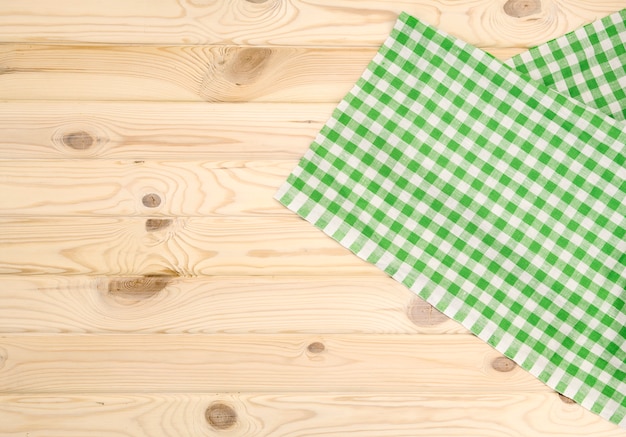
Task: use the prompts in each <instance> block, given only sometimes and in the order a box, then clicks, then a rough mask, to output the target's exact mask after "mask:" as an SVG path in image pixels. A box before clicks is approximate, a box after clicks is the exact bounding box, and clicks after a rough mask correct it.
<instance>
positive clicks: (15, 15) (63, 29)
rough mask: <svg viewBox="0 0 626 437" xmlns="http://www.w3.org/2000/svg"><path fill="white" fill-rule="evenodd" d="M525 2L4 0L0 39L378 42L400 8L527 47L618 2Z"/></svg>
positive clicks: (466, 32)
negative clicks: (529, 5) (520, 5)
mask: <svg viewBox="0 0 626 437" xmlns="http://www.w3.org/2000/svg"><path fill="white" fill-rule="evenodd" d="M546 3H547V2H543V4H540V7H539V8H534V9H533V10H528V11H524V9H523V8H522V9H521V10H516V9H517V8H510V7H509V8H505V7H504V6H505V4H506V2H503V1H497V2H494V1H492V0H474V1H471V2H450V1H445V0H423V1H421V2H419V3H415V2H413V1H410V0H400V1H395V2H389V1H385V0H372V1H368V2H366V3H363V2H353V1H350V0H337V1H333V2H330V3H329V2H327V1H325V0H310V1H304V0H293V1H289V2H286V1H281V0H253V1H236V2H235V1H232V2H231V1H222V0H203V1H194V2H180V1H177V0H161V1H159V2H132V1H131V2H129V1H127V0H110V1H108V2H106V3H101V2H76V1H72V0H58V1H55V2H54V3H46V4H45V5H43V4H42V2H40V1H34V0H30V1H28V0H4V1H3V2H2V3H1V6H0V17H1V21H0V41H4V42H24V43H51V42H55V43H56V42H63V43H71V42H81V43H136V44H252V45H290V46H311V45H332V46H342V45H343V46H354V45H361V46H379V45H380V44H381V43H382V41H383V40H384V38H385V37H386V36H387V34H388V33H389V31H390V30H391V27H392V25H393V23H394V21H395V19H396V18H397V16H398V14H399V13H400V12H401V11H407V12H409V13H411V14H413V15H415V16H417V17H418V18H421V19H423V20H425V21H427V22H429V23H432V24H434V25H437V26H439V27H440V28H441V29H443V30H444V31H447V32H450V33H452V34H454V35H457V36H459V37H461V38H463V39H465V40H467V41H468V42H470V43H472V44H475V45H478V46H481V47H511V46H520V47H528V46H530V45H536V44H538V43H540V42H543V41H547V40H549V39H552V38H554V37H556V36H559V35H561V34H563V33H565V32H567V31H569V30H572V29H574V28H576V27H578V26H580V25H582V24H583V23H585V22H589V21H592V20H594V19H596V18H599V17H601V16H603V15H607V14H608V13H610V12H613V11H616V10H619V9H621V8H623V7H624V2H623V1H608V0H575V1H572V0H551V1H550V2H549V3H547V4H546Z"/></svg>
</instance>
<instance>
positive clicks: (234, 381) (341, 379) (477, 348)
mask: <svg viewBox="0 0 626 437" xmlns="http://www.w3.org/2000/svg"><path fill="white" fill-rule="evenodd" d="M314 342H321V343H322V344H323V345H324V350H323V351H322V352H320V353H316V352H315V351H313V352H312V351H310V350H309V349H308V346H309V345H310V344H311V343H314ZM0 356H1V358H0V391H2V392H4V393H5V394H9V393H24V392H27V393H50V392H62V393H96V392H97V393H115V392H124V393H146V392H151V393H165V392H176V393H179V392H182V393H202V392H222V391H223V392H238V391H246V390H248V391H266V392H273V391H292V392H293V391H297V392H304V391H308V392H311V393H314V392H328V391H357V392H358V391H368V390H369V391H390V392H405V393H406V392H415V391H432V392H441V393H458V392H459V391H462V392H474V393H493V392H504V393H506V392H510V391H529V392H549V391H550V390H549V389H548V388H547V387H546V386H545V385H544V384H543V383H541V382H540V381H539V380H537V379H536V378H535V377H533V376H532V375H530V374H529V373H527V372H526V371H524V370H522V369H521V368H517V367H516V368H515V369H513V370H512V371H508V372H501V371H498V370H496V369H494V368H493V367H492V362H493V361H494V360H496V359H497V358H498V357H500V356H501V355H500V354H499V353H498V352H496V351H495V350H494V349H492V348H491V346H489V345H487V344H486V343H484V342H483V341H481V340H479V339H478V338H476V337H474V336H473V335H422V334H415V335H406V334H399V335H395V334H388V335H384V334H382V335H375V334H370V335H358V334H350V335H341V334H325V335H298V334H293V335H269V334H266V335H253V334H248V335H220V334H215V335H207V336H205V335H176V334H171V335H158V336H155V335H133V334H124V335H51V336H35V335H32V336H31V335H28V336H25V335H9V334H4V335H3V336H2V337H0Z"/></svg>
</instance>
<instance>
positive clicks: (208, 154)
mask: <svg viewBox="0 0 626 437" xmlns="http://www.w3.org/2000/svg"><path fill="white" fill-rule="evenodd" d="M333 109H334V105H333V104H328V103H319V104H315V103H301V104H296V103H291V104H270V103H231V104H227V103H216V104H209V103H182V102H178V103H175V102H151V103H150V102H148V103H143V102H96V103H94V102H16V101H11V102H7V103H1V104H0V131H1V132H2V136H1V137H0V159H14V158H26V159H32V158H35V159H44V158H46V159H47V158H72V159H82V158H86V159H93V158H124V159H134V160H142V159H149V158H150V159H176V160H188V161H189V160H194V159H209V160H247V161H250V160H257V159H258V160H279V159H300V158H301V157H302V155H303V154H304V152H305V151H306V149H307V148H308V147H309V145H310V144H311V141H312V140H313V138H314V137H315V135H316V134H317V132H318V131H319V129H320V128H321V127H322V125H323V124H324V123H325V122H326V120H327V119H328V117H330V114H331V112H332V110H333Z"/></svg>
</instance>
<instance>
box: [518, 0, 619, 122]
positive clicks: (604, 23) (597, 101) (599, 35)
mask: <svg viewBox="0 0 626 437" xmlns="http://www.w3.org/2000/svg"><path fill="white" fill-rule="evenodd" d="M506 64H507V65H509V66H511V67H514V68H515V69H516V70H517V71H519V72H520V73H524V74H527V75H528V76H530V77H532V78H533V79H535V80H538V81H541V82H542V83H543V84H545V85H547V86H549V87H551V88H554V89H556V90H557V91H559V92H561V93H563V94H567V95H569V96H571V97H574V98H575V99H577V100H580V101H581V102H584V103H586V104H587V105H589V106H593V107H594V108H597V109H599V110H601V111H602V112H604V113H605V114H608V115H610V116H611V117H613V118H615V119H616V120H624V119H626V9H624V10H622V11H620V12H616V13H614V14H611V15H609V16H607V17H605V18H603V19H602V20H598V21H596V22H594V23H591V24H589V25H587V26H583V27H581V28H579V29H578V30H575V31H574V32H571V33H568V34H567V35H564V36H562V37H560V38H556V39H554V40H552V41H548V42H547V43H545V44H542V45H540V46H537V47H533V48H532V49H530V50H528V51H527V52H524V53H522V54H521V55H518V56H515V57H513V58H511V59H509V60H508V61H507V62H506Z"/></svg>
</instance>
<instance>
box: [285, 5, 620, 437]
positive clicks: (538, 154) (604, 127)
mask: <svg viewBox="0 0 626 437" xmlns="http://www.w3.org/2000/svg"><path fill="white" fill-rule="evenodd" d="M620 20H621V19H620ZM618 21H619V20H618ZM616 26H618V24H616ZM619 26H621V27H623V23H620V24H619ZM597 30H598V32H596V34H600V33H601V29H597ZM611 38H612V37H611ZM583 40H584V38H583ZM593 45H594V44H592V46H593ZM574 47H575V48H576V46H574ZM581 47H585V46H581ZM596 48H602V49H604V48H605V47H604V45H603V43H602V42H599V43H598V44H597V45H596ZM541 50H543V49H540V51H539V52H537V53H539V54H541V53H543V52H542V51H541ZM608 50H609V51H611V50H612V48H611V47H609V48H608ZM620 50H622V49H620ZM603 51H605V50H603ZM565 52H566V51H565V50H564V51H563V53H565ZM574 52H576V50H575V49H574ZM537 53H535V54H533V53H532V52H531V54H530V55H526V56H525V55H522V56H520V57H519V58H518V59H517V62H515V66H516V67H517V66H522V65H525V66H526V69H524V68H520V69H521V70H522V71H523V72H524V73H525V72H526V71H529V72H530V71H532V70H533V68H532V67H533V66H532V65H530V67H531V68H529V65H528V64H533V63H534V64H535V65H536V66H538V67H542V65H543V64H542V62H541V61H539V60H538V59H539V55H537ZM615 53H616V54H615V56H617V57H618V58H621V61H622V63H623V62H624V59H623V56H622V52H619V53H618V51H615ZM577 59H579V58H577ZM559 62H560V61H559V60H558V59H555V60H554V62H546V64H556V63H559ZM546 68H548V71H549V72H550V73H552V74H553V73H554V71H553V70H552V67H551V66H548V67H546ZM612 68H614V69H617V67H616V66H615V65H613V67H612ZM535 70H542V69H541V68H535ZM611 71H613V70H611ZM531 74H532V73H531ZM616 74H617V73H616ZM540 75H541V74H540ZM573 76H575V78H574V79H573V81H574V82H576V84H575V85H574V84H573V82H571V83H570V82H568V80H567V79H563V82H564V83H565V84H566V85H567V86H568V87H570V88H571V87H575V88H576V89H578V90H580V92H579V93H578V94H579V96H578V97H582V98H585V97H586V96H587V91H586V90H585V88H584V83H580V80H581V79H580V77H579V75H577V74H574V75H573ZM596 79H597V78H596ZM609 79H610V78H609ZM616 80H617V81H618V82H619V81H621V80H622V73H620V77H619V78H616ZM556 81H557V80H555V82H556ZM609 81H610V82H615V81H613V80H609ZM597 88H598V87H597V86H595V85H594V84H589V90H591V91H592V92H593V94H594V96H597V95H598V94H597V92H596V91H597V90H596V89H597ZM600 88H601V89H599V91H601V92H604V91H605V90H604V89H603V87H600ZM611 89H613V88H612V87H611ZM604 98H605V101H606V104H605V105H601V104H598V105H597V106H602V107H603V108H609V109H610V110H611V112H613V113H615V114H623V112H621V109H620V110H619V111H614V102H617V101H620V100H623V99H622V96H620V95H619V94H618V95H617V96H616V97H615V98H610V96H604ZM591 100H593V101H597V98H596V97H593V98H591ZM616 117H617V115H616ZM625 144H626V133H625V130H624V124H622V123H621V122H620V121H618V120H616V119H614V118H611V117H610V116H608V115H606V114H604V113H602V112H600V111H598V110H597V109H594V108H591V107H589V106H586V105H585V104H583V103H581V102H579V101H577V100H575V99H573V98H571V97H569V96H565V95H564V94H560V93H559V92H557V91H556V90H554V89H551V88H548V87H547V86H545V85H544V84H541V83H539V82H537V81H535V80H533V79H531V78H530V77H528V76H526V75H525V74H522V73H520V72H518V71H516V70H513V69H512V68H511V67H509V66H507V65H505V64H503V63H502V62H500V61H498V60H496V59H495V58H493V57H492V56H491V55H488V54H486V53H484V52H483V51H481V50H479V49H477V48H474V47H472V46H470V45H468V44H466V43H464V42H462V41H460V40H458V39H455V38H453V37H451V36H448V35H446V34H444V33H442V32H441V31H438V30H437V29H435V28H433V27H430V26H428V25H426V24H424V23H423V22H420V21H418V20H417V19H415V18H413V17H411V16H409V15H407V14H404V13H403V14H402V15H401V16H400V18H399V19H398V21H397V23H396V24H395V27H394V29H393V31H392V33H391V35H390V36H389V38H388V39H387V40H386V42H385V43H384V45H383V46H382V47H381V49H380V50H379V52H378V53H377V55H376V56H375V58H374V59H373V60H372V62H371V63H370V64H369V66H368V67H367V70H366V71H365V72H364V73H363V75H362V77H361V78H360V79H359V80H358V82H357V83H356V85H355V86H354V87H353V89H352V90H351V91H350V92H349V93H348V95H347V96H346V97H345V98H344V99H343V100H342V101H341V102H340V103H339V105H338V107H337V108H336V109H335V111H334V112H333V114H332V117H331V118H330V120H329V121H328V122H327V123H326V125H325V126H324V127H323V128H322V130H321V132H320V133H319V134H318V136H317V137H316V139H315V141H314V142H313V143H312V145H311V147H310V149H309V150H308V151H307V153H306V154H305V156H304V157H303V158H302V160H301V161H300V163H299V165H298V166H297V167H296V168H295V170H294V171H293V172H292V174H291V175H290V176H289V177H288V180H287V181H286V182H285V184H284V185H283V186H282V187H281V188H280V190H279V192H278V193H277V194H276V198H277V199H278V200H279V201H280V202H282V203H283V204H284V205H286V206H287V207H288V208H290V209H291V210H293V211H295V212H296V213H297V214H299V215H300V216H302V217H303V218H305V219H306V220H308V221H309V222H311V223H312V224H314V225H315V226H317V227H319V228H320V229H322V230H323V231H324V232H325V233H326V234H328V235H329V236H331V237H332V238H334V239H336V240H337V241H338V242H339V243H341V244H342V245H343V246H345V247H347V248H349V249H350V250H352V251H353V252H354V253H356V254H357V255H358V256H359V257H361V258H362V259H364V260H367V261H369V262H371V263H374V264H375V265H377V266H378V267H379V268H381V269H382V270H384V271H385V272H387V273H388V274H389V275H391V276H392V277H393V278H395V279H396V280H397V281H399V282H401V283H403V284H405V285H406V286H407V287H409V288H410V289H411V290H413V291H414V292H415V293H417V294H418V295H419V296H421V297H423V298H425V299H426V300H427V301H428V302H430V303H431V304H432V305H434V306H435V307H436V308H438V309H439V310H441V311H443V312H444V313H445V314H447V315H448V316H450V317H452V318H453V319H455V320H457V321H459V322H461V323H462V324H463V325H464V326H466V327H467V328H468V329H470V330H471V331H472V332H473V333H475V334H476V335H477V336H479V337H480V338H482V339H483V340H485V341H486V342H488V343H489V344H491V345H493V346H494V347H495V348H496V349H497V350H499V351H501V352H502V353H504V354H505V355H506V356H508V357H510V358H512V359H513V360H515V361H516V362H517V363H518V364H520V365H521V366H522V367H523V368H524V369H526V370H528V371H529V372H530V373H532V374H533V375H535V376H537V377H538V378H539V379H540V380H541V381H544V382H545V383H547V385H549V386H550V387H552V388H554V389H556V390H557V391H559V392H561V393H563V394H565V395H566V396H568V397H571V398H573V399H574V400H576V401H577V402H579V403H581V404H582V405H583V406H585V407H587V408H589V409H591V410H592V411H594V412H596V413H599V414H600V415H602V416H603V417H605V418H607V419H609V420H611V421H613V422H615V423H618V424H620V425H622V426H626V417H625V416H626V397H625V394H626V350H625V348H624V344H625V343H624V340H625V337H626V326H625V325H626V313H625V306H624V301H625V300H626V292H625V286H626V272H625V263H626V255H625V250H626V239H625V236H626V217H625V212H626V211H625V208H624V197H625V195H626V181H625V176H626V171H625V169H624V160H625V154H626V146H625Z"/></svg>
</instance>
